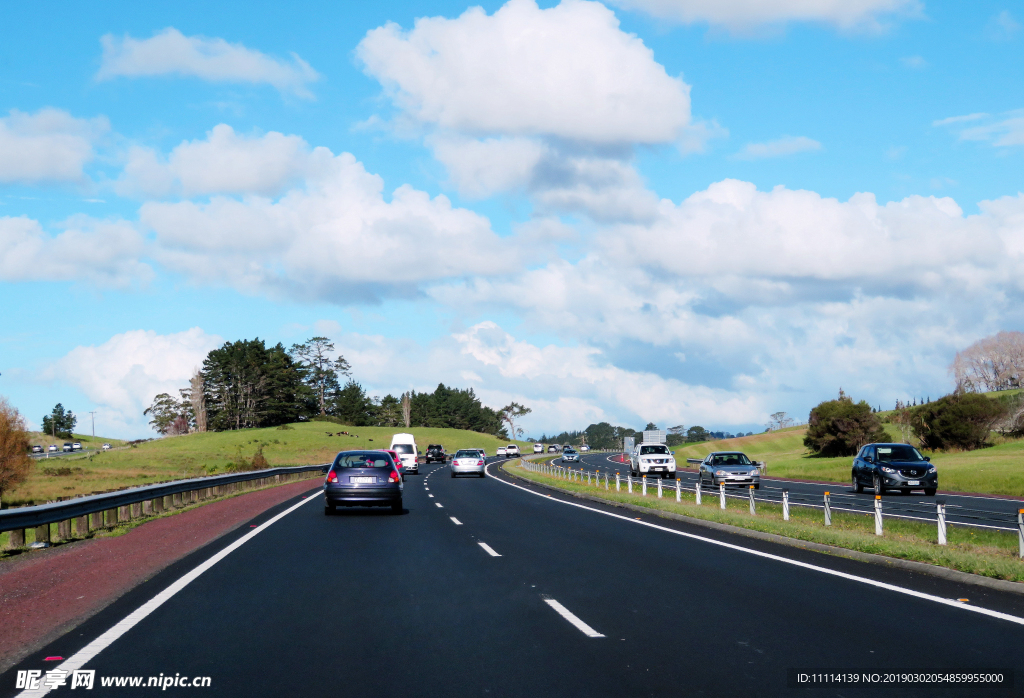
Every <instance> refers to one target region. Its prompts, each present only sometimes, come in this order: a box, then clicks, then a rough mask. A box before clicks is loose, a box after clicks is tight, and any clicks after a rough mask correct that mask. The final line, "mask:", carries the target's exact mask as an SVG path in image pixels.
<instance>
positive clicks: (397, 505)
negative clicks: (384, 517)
mask: <svg viewBox="0 0 1024 698" xmlns="http://www.w3.org/2000/svg"><path fill="white" fill-rule="evenodd" d="M391 513H392V514H401V513H402V500H401V499H399V500H398V501H397V502H391Z"/></svg>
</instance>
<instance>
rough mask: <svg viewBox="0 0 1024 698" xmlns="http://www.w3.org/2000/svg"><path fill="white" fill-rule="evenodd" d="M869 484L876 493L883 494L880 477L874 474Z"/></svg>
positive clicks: (883, 488)
mask: <svg viewBox="0 0 1024 698" xmlns="http://www.w3.org/2000/svg"><path fill="white" fill-rule="evenodd" d="M871 484H872V487H873V488H874V490H875V494H876V495H883V494H885V487H884V486H883V485H882V478H880V477H878V476H877V475H875V477H874V478H873V479H872V480H871Z"/></svg>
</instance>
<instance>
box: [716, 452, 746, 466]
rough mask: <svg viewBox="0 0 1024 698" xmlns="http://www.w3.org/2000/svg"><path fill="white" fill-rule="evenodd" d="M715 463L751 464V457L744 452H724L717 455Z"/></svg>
mask: <svg viewBox="0 0 1024 698" xmlns="http://www.w3.org/2000/svg"><path fill="white" fill-rule="evenodd" d="M713 464H714V465H750V459H749V458H747V457H746V456H745V455H744V454H742V453H723V454H722V455H720V456H715V459H714V461H713Z"/></svg>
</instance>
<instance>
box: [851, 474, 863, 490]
mask: <svg viewBox="0 0 1024 698" xmlns="http://www.w3.org/2000/svg"><path fill="white" fill-rule="evenodd" d="M850 477H851V478H852V479H853V491H854V492H856V493H857V494H860V493H861V492H863V491H864V485H862V484H860V480H858V479H857V476H856V475H851V476H850Z"/></svg>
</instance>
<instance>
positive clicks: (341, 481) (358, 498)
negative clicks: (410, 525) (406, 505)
mask: <svg viewBox="0 0 1024 698" xmlns="http://www.w3.org/2000/svg"><path fill="white" fill-rule="evenodd" d="M403 491H404V485H403V484H402V475H401V473H399V472H398V466H396V465H395V461H394V459H392V458H391V454H389V453H387V452H385V451H342V452H341V453H339V454H338V455H337V456H336V457H335V458H334V462H333V463H332V464H331V465H330V467H329V468H328V469H327V477H326V478H325V479H324V513H325V514H333V513H334V510H335V508H336V507H338V506H345V507H351V506H370V507H375V506H376V507H385V506H389V507H391V511H393V512H395V513H396V514H397V513H401V511H402V492H403Z"/></svg>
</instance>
